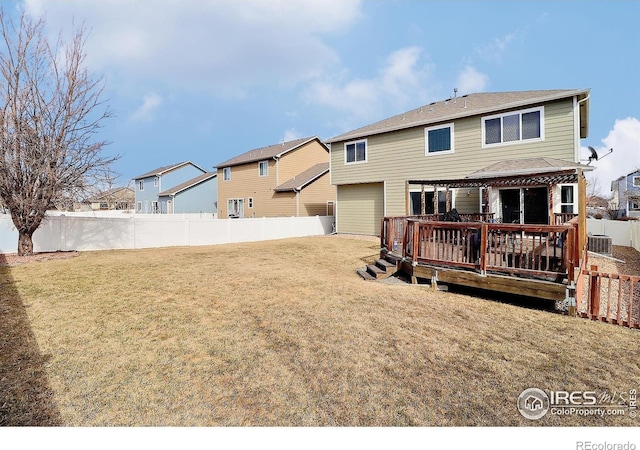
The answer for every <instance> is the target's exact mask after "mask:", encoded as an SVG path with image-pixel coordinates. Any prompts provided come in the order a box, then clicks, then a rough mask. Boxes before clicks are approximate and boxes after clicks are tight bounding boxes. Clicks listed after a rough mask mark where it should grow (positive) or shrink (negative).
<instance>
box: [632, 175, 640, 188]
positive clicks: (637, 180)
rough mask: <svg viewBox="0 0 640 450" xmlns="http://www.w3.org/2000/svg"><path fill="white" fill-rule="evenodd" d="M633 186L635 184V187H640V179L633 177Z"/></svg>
mask: <svg viewBox="0 0 640 450" xmlns="http://www.w3.org/2000/svg"><path fill="white" fill-rule="evenodd" d="M631 184H633V187H640V177H633V181H632V182H631Z"/></svg>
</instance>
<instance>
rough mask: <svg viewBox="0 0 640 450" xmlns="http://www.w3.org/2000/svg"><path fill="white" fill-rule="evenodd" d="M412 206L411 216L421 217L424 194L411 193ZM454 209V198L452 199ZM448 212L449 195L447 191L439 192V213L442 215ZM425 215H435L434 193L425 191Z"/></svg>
mask: <svg viewBox="0 0 640 450" xmlns="http://www.w3.org/2000/svg"><path fill="white" fill-rule="evenodd" d="M409 194H410V198H411V204H410V207H411V209H410V211H409V212H410V214H411V215H420V214H422V192H420V191H417V192H410V193H409ZM451 202H452V205H451V207H452V208H453V207H454V206H453V196H452V198H451ZM446 210H447V193H446V192H445V191H438V213H439V214H442V213H444V212H445V211H446ZM424 213H425V214H433V213H434V209H433V192H428V191H425V193H424Z"/></svg>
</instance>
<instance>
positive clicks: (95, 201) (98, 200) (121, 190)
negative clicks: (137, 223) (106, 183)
mask: <svg viewBox="0 0 640 450" xmlns="http://www.w3.org/2000/svg"><path fill="white" fill-rule="evenodd" d="M135 199H136V194H135V192H134V191H133V189H131V188H129V187H116V188H113V189H109V190H107V191H104V192H101V193H99V194H97V195H94V196H93V197H90V198H89V199H87V200H86V202H85V203H88V205H89V209H90V210H92V211H104V210H113V209H116V210H133V209H134V208H135Z"/></svg>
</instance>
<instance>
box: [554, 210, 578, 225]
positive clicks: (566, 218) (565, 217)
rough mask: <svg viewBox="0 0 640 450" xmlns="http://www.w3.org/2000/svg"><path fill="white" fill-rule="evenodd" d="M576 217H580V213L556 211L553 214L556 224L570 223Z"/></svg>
mask: <svg viewBox="0 0 640 450" xmlns="http://www.w3.org/2000/svg"><path fill="white" fill-rule="evenodd" d="M574 217H578V215H577V214H574V213H554V214H553V218H554V223H555V224H556V225H562V224H563V223H569V222H570V221H571V220H572V219H573V218H574Z"/></svg>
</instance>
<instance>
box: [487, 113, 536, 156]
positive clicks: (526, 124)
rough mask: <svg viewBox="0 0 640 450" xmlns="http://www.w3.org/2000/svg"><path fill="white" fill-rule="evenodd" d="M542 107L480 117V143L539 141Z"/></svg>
mask: <svg viewBox="0 0 640 450" xmlns="http://www.w3.org/2000/svg"><path fill="white" fill-rule="evenodd" d="M543 122H544V108H542V107H540V108H533V109H527V110H523V111H516V112H510V113H506V114H500V115H496V116H489V117H483V118H482V145H483V146H485V147H486V146H492V145H500V144H509V143H516V142H522V141H541V140H542V139H544V132H543Z"/></svg>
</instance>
